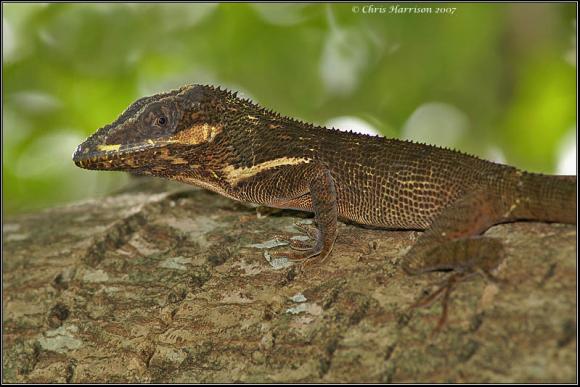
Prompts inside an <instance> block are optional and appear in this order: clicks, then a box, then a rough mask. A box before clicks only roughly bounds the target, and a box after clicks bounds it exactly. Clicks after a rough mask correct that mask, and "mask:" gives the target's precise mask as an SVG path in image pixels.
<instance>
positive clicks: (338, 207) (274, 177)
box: [73, 85, 576, 274]
mask: <svg viewBox="0 0 580 387" xmlns="http://www.w3.org/2000/svg"><path fill="white" fill-rule="evenodd" d="M73 159H74V162H75V163H76V164H77V165H78V166H79V167H82V168H87V169H99V170H114V171H128V172H131V173H135V174H142V175H153V176H159V177H163V178H167V179H172V180H177V181H180V182H184V183H188V184H193V185H197V186H201V187H203V188H206V189H209V190H212V191H215V192H218V193H220V194H222V195H225V196H227V197H229V198H232V199H236V200H240V201H244V202H249V203H255V204H260V205H264V206H270V207H278V208H290V209H298V210H303V211H310V212H314V219H315V221H316V224H317V229H318V232H316V233H315V234H316V235H315V242H314V243H313V245H312V246H310V247H309V248H308V249H307V250H305V251H302V252H300V253H292V254H291V258H292V259H294V260H319V261H321V260H324V259H325V258H327V257H328V256H329V255H330V253H331V250H332V247H333V245H334V241H335V239H336V234H337V220H338V219H346V220H350V221H354V222H356V223H359V224H363V225H371V226H376V227H384V228H397V229H420V230H426V232H424V233H423V234H422V235H421V236H420V238H419V240H418V241H417V243H416V244H415V245H414V247H413V248H412V249H411V250H410V251H409V252H408V253H407V255H406V256H405V258H404V259H403V268H404V269H405V271H406V272H408V273H410V274H418V273H423V272H428V271H433V270H442V269H454V270H458V271H469V270H473V269H475V268H477V269H481V270H484V271H486V270H489V269H490V268H492V267H494V265H496V264H497V262H498V260H499V259H500V258H501V257H502V254H503V248H502V245H501V243H500V242H499V241H497V240H496V239H493V238H489V237H481V236H480V234H481V233H482V232H484V231H485V230H486V229H487V228H489V227H490V226H492V225H494V224H497V223H503V222H512V221H517V220H537V221H546V222H562V223H576V177H575V176H550V175H540V174H532V173H527V172H524V171H521V170H518V169H516V168H514V167H511V166H507V165H500V164H496V163H492V162H489V161H486V160H482V159H479V158H477V157H474V156H470V155H466V154H463V153H460V152H457V151H454V150H449V149H444V148H439V147H435V146H430V145H425V144H418V143H414V142H409V141H400V140H396V139H387V138H382V137H372V136H367V135H361V134H355V133H346V132H341V131H338V130H334V129H327V128H323V127H317V126H314V125H311V124H308V123H304V122H301V121H298V120H295V119H292V118H288V117H283V116H281V115H279V114H277V113H274V112H272V111H270V110H267V109H265V108H263V107H260V106H258V105H256V104H255V103H253V102H251V101H248V100H245V99H241V98H238V97H237V96H236V94H235V93H232V92H229V91H226V90H220V89H219V88H214V87H212V86H203V85H189V86H184V87H182V88H180V89H178V90H172V91H169V92H167V93H161V94H156V95H153V96H150V97H145V98H141V99H139V100H137V101H136V102H134V103H133V104H132V105H131V106H129V107H128V108H127V110H125V111H124V112H123V113H122V114H121V116H120V117H119V118H118V119H117V120H116V121H114V122H113V123H111V124H109V125H106V126H104V127H103V128H101V129H99V130H98V131H97V132H96V133H95V134H93V135H92V136H91V137H89V138H88V139H87V140H86V141H85V142H84V143H83V144H81V145H80V146H79V147H78V148H77V150H76V152H75V154H74V156H73Z"/></svg>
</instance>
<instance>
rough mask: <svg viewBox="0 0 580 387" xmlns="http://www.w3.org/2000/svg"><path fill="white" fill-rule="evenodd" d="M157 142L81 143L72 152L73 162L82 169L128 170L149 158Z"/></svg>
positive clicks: (156, 146)
mask: <svg viewBox="0 0 580 387" xmlns="http://www.w3.org/2000/svg"><path fill="white" fill-rule="evenodd" d="M153 148H157V149H158V148H159V144H150V143H143V144H130V145H122V144H117V145H97V146H94V145H87V144H86V143H82V144H81V145H79V146H78V147H77V149H76V150H75V152H74V154H73V161H74V163H75V164H76V165H77V166H78V167H81V168H84V169H94V170H111V171H114V170H128V169H137V168H140V167H143V166H144V165H146V164H147V160H150V158H151V155H150V151H151V150H152V149H153Z"/></svg>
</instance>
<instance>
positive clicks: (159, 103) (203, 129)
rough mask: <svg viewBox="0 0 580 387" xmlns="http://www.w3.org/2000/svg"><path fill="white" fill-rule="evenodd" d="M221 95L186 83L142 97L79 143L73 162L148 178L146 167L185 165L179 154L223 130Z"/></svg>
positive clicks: (160, 167) (214, 137)
mask: <svg viewBox="0 0 580 387" xmlns="http://www.w3.org/2000/svg"><path fill="white" fill-rule="evenodd" d="M221 93H226V94H227V93H228V92H226V91H223V90H219V89H215V88H213V87H211V86H201V85H190V86H184V87H182V88H180V89H177V90H172V91H170V92H167V93H161V94H156V95H153V96H150V97H144V98H141V99H139V100H137V101H135V102H134V103H133V104H131V105H130V106H129V107H128V108H127V109H126V110H125V111H124V112H123V113H122V114H121V115H120V116H119V118H117V119H116V120H115V121H114V122H113V123H111V124H109V125H105V126H104V127H102V128H100V129H99V130H97V132H95V133H94V134H93V135H91V136H90V137H89V138H88V139H87V140H86V141H85V142H83V143H82V144H80V145H79V146H78V147H77V149H76V151H75V153H74V155H73V161H74V162H75V164H76V165H77V166H79V167H81V168H86V169H102V170H121V171H131V172H135V173H140V172H142V171H147V172H148V173H149V174H150V173H151V172H152V171H151V170H152V168H148V166H154V167H155V168H157V169H163V168H164V167H163V166H164V165H172V164H173V165H175V164H187V161H185V160H184V158H183V157H184V155H183V152H186V153H191V152H195V149H196V148H198V147H203V146H207V145H208V144H210V143H212V142H213V141H214V140H216V138H219V136H220V134H221V132H222V129H223V126H222V125H221V123H220V122H221V110H222V108H223V107H222V106H221V105H220V103H219V101H220V98H216V97H217V96H218V95H219V94H221ZM153 172H155V170H153Z"/></svg>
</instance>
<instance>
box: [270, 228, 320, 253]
mask: <svg viewBox="0 0 580 387" xmlns="http://www.w3.org/2000/svg"><path fill="white" fill-rule="evenodd" d="M294 227H296V228H297V229H298V230H300V231H301V232H302V233H304V234H306V235H300V236H298V237H296V236H294V237H288V236H287V235H280V234H278V235H274V238H276V239H279V240H281V241H283V242H286V243H287V244H288V245H289V246H290V248H291V249H292V250H296V251H312V254H310V255H308V257H306V258H300V257H301V256H302V255H300V256H299V257H298V258H296V260H297V261H299V260H303V259H307V258H310V257H312V256H313V255H318V254H319V253H320V251H318V252H314V250H315V247H314V244H315V243H312V242H311V241H309V240H314V241H317V240H318V238H319V234H320V232H319V231H318V229H317V228H316V227H314V226H309V225H306V224H302V223H294ZM305 237H306V238H307V239H306V240H305ZM293 238H299V239H293Z"/></svg>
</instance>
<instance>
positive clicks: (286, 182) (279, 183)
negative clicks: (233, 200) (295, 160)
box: [232, 162, 338, 262]
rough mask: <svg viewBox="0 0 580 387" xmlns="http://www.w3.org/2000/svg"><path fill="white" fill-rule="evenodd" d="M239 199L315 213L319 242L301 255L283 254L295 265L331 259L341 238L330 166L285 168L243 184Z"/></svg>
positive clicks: (314, 164)
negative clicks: (338, 231) (336, 242)
mask: <svg viewBox="0 0 580 387" xmlns="http://www.w3.org/2000/svg"><path fill="white" fill-rule="evenodd" d="M232 189H235V191H236V195H237V196H239V197H243V198H244V199H245V200H247V201H250V202H255V203H259V204H263V205H266V206H271V207H277V208H287V209H297V210H306V211H312V212H314V220H315V222H316V225H317V232H314V233H313V234H315V237H316V238H315V242H314V244H313V245H312V246H310V247H308V248H307V249H300V250H303V251H300V252H291V253H288V254H280V255H281V256H282V255H283V256H286V257H288V258H289V259H290V260H292V261H303V262H306V260H308V262H311V260H313V259H315V260H316V261H323V260H325V259H326V258H328V256H329V255H330V252H331V251H332V247H333V246H334V241H335V240H336V234H337V216H338V210H337V195H336V188H335V185H334V180H333V178H332V176H331V174H330V171H329V170H328V168H327V167H326V166H324V165H323V164H320V163H317V162H304V163H301V164H298V165H283V166H277V167H276V168H273V169H270V170H265V171H262V172H260V173H259V174H256V175H255V176H252V177H251V178H249V179H245V180H244V181H241V182H239V184H237V185H236V186H235V187H233V188H232Z"/></svg>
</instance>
